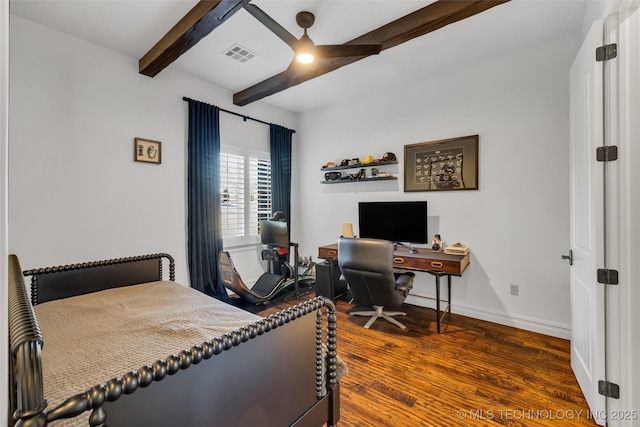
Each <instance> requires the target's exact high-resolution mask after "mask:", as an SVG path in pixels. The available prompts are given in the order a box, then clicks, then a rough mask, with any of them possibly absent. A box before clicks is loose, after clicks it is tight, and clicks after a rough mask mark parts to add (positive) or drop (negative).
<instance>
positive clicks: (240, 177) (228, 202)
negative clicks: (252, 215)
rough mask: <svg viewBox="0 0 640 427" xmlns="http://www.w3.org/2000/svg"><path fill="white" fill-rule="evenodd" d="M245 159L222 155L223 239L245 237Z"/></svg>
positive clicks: (232, 155)
mask: <svg viewBox="0 0 640 427" xmlns="http://www.w3.org/2000/svg"><path fill="white" fill-rule="evenodd" d="M244 181H245V179H244V157H243V156H238V155H234V154H227V153H220V195H221V198H222V201H221V206H222V237H223V238H224V237H242V236H244V235H245V226H244V224H245V214H244V212H245V208H244V203H245V200H244V199H245V197H244V194H245V191H244Z"/></svg>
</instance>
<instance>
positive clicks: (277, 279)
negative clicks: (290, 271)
mask: <svg viewBox="0 0 640 427" xmlns="http://www.w3.org/2000/svg"><path fill="white" fill-rule="evenodd" d="M218 270H219V271H220V278H221V279H222V284H223V285H224V286H225V287H226V288H227V289H230V290H231V291H232V292H234V293H235V294H236V295H238V296H239V297H240V298H242V299H244V300H247V301H249V302H251V303H254V304H266V303H267V302H269V300H270V299H271V298H273V297H274V296H275V295H277V294H278V293H279V292H280V291H282V290H283V289H284V288H286V287H287V286H288V285H289V284H290V283H289V282H288V281H287V280H286V277H285V276H283V275H281V274H273V273H264V274H263V275H262V276H260V277H259V278H258V280H257V281H256V283H255V284H254V285H253V287H252V288H251V289H249V288H248V287H247V285H246V284H245V283H244V282H243V281H242V277H240V274H239V273H238V271H237V270H236V267H235V266H234V265H233V261H232V260H231V256H230V255H229V252H226V251H222V252H220V254H219V255H218Z"/></svg>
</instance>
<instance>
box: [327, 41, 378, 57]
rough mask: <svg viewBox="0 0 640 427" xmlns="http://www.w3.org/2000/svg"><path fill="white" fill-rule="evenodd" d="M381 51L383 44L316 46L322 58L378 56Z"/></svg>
mask: <svg viewBox="0 0 640 427" xmlns="http://www.w3.org/2000/svg"><path fill="white" fill-rule="evenodd" d="M381 50H382V45H381V44H325V45H319V46H316V53H317V55H318V57H320V58H339V57H342V56H369V55H377V54H379V53H380V51H381Z"/></svg>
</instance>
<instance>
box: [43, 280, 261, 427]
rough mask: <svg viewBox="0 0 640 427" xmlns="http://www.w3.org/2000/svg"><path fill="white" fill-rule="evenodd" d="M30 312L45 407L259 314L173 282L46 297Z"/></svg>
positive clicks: (70, 423)
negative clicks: (39, 348) (39, 339)
mask: <svg viewBox="0 0 640 427" xmlns="http://www.w3.org/2000/svg"><path fill="white" fill-rule="evenodd" d="M158 307H162V310H160V311H159V310H158ZM35 311H36V315H37V317H38V322H39V325H40V328H41V331H42V336H43V339H44V349H43V352H42V364H43V373H44V392H45V397H46V398H47V399H48V400H49V406H48V408H49V409H52V408H54V407H55V406H57V405H59V404H60V403H62V401H63V400H64V399H66V398H68V397H70V396H72V395H74V394H77V393H81V392H83V391H85V390H87V389H88V388H90V387H92V386H94V385H96V384H99V383H104V382H105V381H107V380H108V379H110V378H113V377H116V376H122V375H123V374H124V373H126V372H128V371H130V370H134V369H138V368H140V367H142V366H144V365H146V364H150V363H153V362H154V361H156V360H158V359H163V358H166V357H167V356H169V355H171V354H175V353H178V352H179V351H180V350H182V349H189V348H191V347H192V346H193V345H195V344H201V343H203V342H204V341H206V340H210V339H212V338H215V337H218V336H221V335H223V334H225V333H227V332H231V331H233V330H235V329H238V328H240V327H242V326H246V325H248V324H249V323H252V322H255V321H257V320H260V319H261V317H259V316H256V315H254V314H251V313H249V312H246V311H243V310H241V309H239V308H237V307H234V306H231V305H229V304H225V303H222V302H220V301H218V300H216V299H214V298H210V297H208V296H206V295H204V294H201V293H199V292H196V291H193V290H192V289H190V288H186V287H184V286H181V285H179V284H176V283H174V282H153V283H146V284H142V285H135V286H127V287H124V288H117V289H110V290H107V291H102V292H97V293H92V294H87V295H81V296H77V297H74V298H67V299H62V300H56V301H49V302H46V303H43V304H40V305H37V306H36V307H35ZM74 319H84V320H83V321H82V322H81V323H78V322H77V321H75V320H74ZM109 343H111V344H109ZM150 349H153V350H152V351H151V352H150ZM98 360H99V361H100V362H99V363H98V362H97V361H98ZM87 420H88V412H87V413H85V414H84V415H83V416H81V417H76V419H74V420H64V421H58V422H55V423H53V425H55V426H75V425H85V426H86V425H88V421H87Z"/></svg>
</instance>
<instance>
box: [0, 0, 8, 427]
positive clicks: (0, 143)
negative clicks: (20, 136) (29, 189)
mask: <svg viewBox="0 0 640 427" xmlns="http://www.w3.org/2000/svg"><path fill="white" fill-rule="evenodd" d="M8 136H9V2H8V1H0V301H1V302H0V331H2V333H3V334H4V333H5V331H8V327H9V324H8V323H9V322H8V316H9V314H8V304H7V299H8V298H7V296H8V295H7V255H8V246H7V245H8V243H7V231H8V202H9V200H8V180H7V178H8V160H7V159H8V154H9V152H8ZM3 336H5V337H6V336H7V335H3ZM8 344H9V343H8V342H7V340H6V339H3V340H1V342H0V366H2V369H1V370H0V371H1V372H0V390H8V387H9V386H8V378H7V372H8V370H7V369H5V367H6V366H9V360H8V355H9V347H8ZM3 395H4V393H3ZM8 404H9V402H8V401H7V399H0V423H3V422H5V420H8V419H9V418H8V416H9V414H8Z"/></svg>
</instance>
